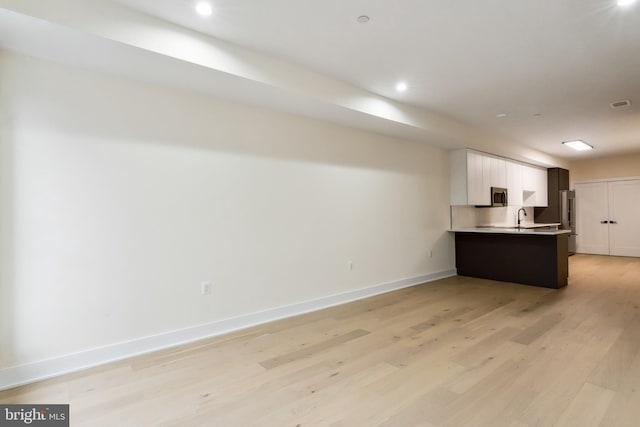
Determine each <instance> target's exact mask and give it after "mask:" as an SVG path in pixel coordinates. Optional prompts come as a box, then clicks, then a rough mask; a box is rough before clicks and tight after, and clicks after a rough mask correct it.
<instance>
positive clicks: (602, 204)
mask: <svg viewBox="0 0 640 427" xmlns="http://www.w3.org/2000/svg"><path fill="white" fill-rule="evenodd" d="M575 188H576V234H577V236H576V252H578V253H583V254H598V255H609V224H608V221H609V206H608V191H607V183H606V182H593V183H588V184H576V185H575Z"/></svg>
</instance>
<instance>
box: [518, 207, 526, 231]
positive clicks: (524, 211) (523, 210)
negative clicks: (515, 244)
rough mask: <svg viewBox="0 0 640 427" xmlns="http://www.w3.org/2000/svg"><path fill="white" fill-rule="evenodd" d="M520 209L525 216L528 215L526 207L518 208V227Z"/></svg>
mask: <svg viewBox="0 0 640 427" xmlns="http://www.w3.org/2000/svg"><path fill="white" fill-rule="evenodd" d="M520 211H522V213H524V216H527V211H526V210H525V209H524V208H520V209H518V228H520Z"/></svg>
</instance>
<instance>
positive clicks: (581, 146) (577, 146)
mask: <svg viewBox="0 0 640 427" xmlns="http://www.w3.org/2000/svg"><path fill="white" fill-rule="evenodd" d="M563 144H564V145H566V146H567V147H571V148H573V149H574V150H577V151H586V150H593V146H591V145H589V144H587V143H586V142H584V141H581V140H579V139H576V140H575V141H565V142H563Z"/></svg>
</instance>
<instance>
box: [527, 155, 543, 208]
mask: <svg viewBox="0 0 640 427" xmlns="http://www.w3.org/2000/svg"><path fill="white" fill-rule="evenodd" d="M547 193H548V190H547V170H546V169H541V168H537V167H535V166H529V165H522V204H523V205H524V206H543V207H546V206H547V205H548V194H547Z"/></svg>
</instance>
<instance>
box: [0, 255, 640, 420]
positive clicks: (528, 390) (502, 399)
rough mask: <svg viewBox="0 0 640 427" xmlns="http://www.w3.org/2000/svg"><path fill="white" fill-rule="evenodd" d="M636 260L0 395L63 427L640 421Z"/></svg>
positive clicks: (597, 263) (495, 285)
mask: <svg viewBox="0 0 640 427" xmlns="http://www.w3.org/2000/svg"><path fill="white" fill-rule="evenodd" d="M639 305H640V259H634V258H614V257H601V256H588V255H576V256H574V257H571V258H570V277H569V286H568V287H567V288H565V289H562V290H551V289H544V288H536V287H530V286H523V285H514V284H508V283H499V282H493V281H488V280H480V279H471V278H465V277H454V278H450V279H445V280H440V281H437V282H433V283H429V284H426V285H422V286H416V287H412V288H409V289H405V290H401V291H397V292H393V293H389V294H385V295H381V296H377V297H374V298H369V299H366V300H362V301H357V302H354V303H350V304H346V305H342V306H339V307H334V308H331V309H327V310H323V311H320V312H315V313H311V314H307V315H303V316H298V317H295V318H291V319H286V320H282V321H278V322H274V323H271V324H268V325H263V326H259V327H254V328H251V329H248V330H244V331H241V332H237V333H233V334H229V335H226V336H222V337H217V338H213V339H208V340H204V341H200V342H198V343H194V344H190V345H186V346H182V347H178V348H173V349H169V350H166V351H162V352H157V353H153V354H149V355H145V356H140V357H136V358H133V359H130V360H126V361H122V362H118V363H113V364H110V365H107V366H103V367H99V368H95V369H91V370H87V371H84V372H80V373H76V374H71V375H66V376H64V377H59V378H55V379H52V380H47V381H43V382H40V383H37V384H33V385H29V386H24V387H20V388H16V389H13V390H8V391H5V392H0V402H3V403H70V404H71V421H72V424H71V425H72V426H117V427H122V426H252V425H259V426H325V425H326V426H414V425H420V426H491V427H495V426H520V427H521V426H580V427H584V426H591V425H594V426H597V425H600V426H638V425H640V351H639V350H640V308H639Z"/></svg>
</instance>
